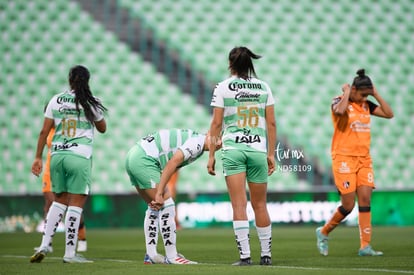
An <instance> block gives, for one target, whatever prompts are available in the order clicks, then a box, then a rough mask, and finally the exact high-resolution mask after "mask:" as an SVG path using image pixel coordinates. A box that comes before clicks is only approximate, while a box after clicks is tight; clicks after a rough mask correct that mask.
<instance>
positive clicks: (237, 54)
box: [229, 47, 261, 79]
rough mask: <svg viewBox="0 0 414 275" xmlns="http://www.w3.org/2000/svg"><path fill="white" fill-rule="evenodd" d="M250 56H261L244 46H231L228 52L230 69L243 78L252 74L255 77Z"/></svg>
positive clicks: (255, 57)
mask: <svg viewBox="0 0 414 275" xmlns="http://www.w3.org/2000/svg"><path fill="white" fill-rule="evenodd" d="M252 58H253V59H259V58H261V56H260V55H257V54H255V53H253V52H252V51H251V50H249V49H248V48H246V47H235V48H233V49H232V50H231V51H230V53H229V62H230V63H229V69H230V71H231V72H232V73H236V74H237V75H238V76H239V77H241V78H244V79H248V78H250V77H252V76H255V77H257V76H256V72H255V70H254V66H253V62H252Z"/></svg>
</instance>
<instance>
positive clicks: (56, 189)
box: [30, 65, 107, 263]
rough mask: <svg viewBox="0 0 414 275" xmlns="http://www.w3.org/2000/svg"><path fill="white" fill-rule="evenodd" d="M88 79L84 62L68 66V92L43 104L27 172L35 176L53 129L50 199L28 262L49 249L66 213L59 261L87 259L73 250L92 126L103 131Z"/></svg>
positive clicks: (89, 157) (99, 108)
mask: <svg viewBox="0 0 414 275" xmlns="http://www.w3.org/2000/svg"><path fill="white" fill-rule="evenodd" d="M89 78H90V73H89V71H88V69H87V68H85V67H84V66H81V65H77V66H74V67H72V68H71V69H70V71H69V79H68V80H69V85H70V88H71V90H70V91H67V92H64V93H60V94H57V95H55V96H54V97H52V99H51V100H50V101H49V104H48V106H47V108H46V112H45V118H44V122H43V127H42V130H41V131H40V134H39V138H38V141H37V150H36V157H35V160H34V161H33V164H32V173H33V174H35V175H36V176H39V174H40V173H41V172H42V169H43V167H42V166H43V163H42V153H43V148H44V146H45V144H46V138H47V135H48V134H49V132H50V129H51V128H55V134H54V136H53V139H52V148H51V149H52V153H51V163H50V173H51V180H52V191H53V193H55V200H54V202H53V203H52V205H51V206H50V208H49V211H48V213H47V216H46V226H45V230H44V233H43V237H42V243H41V245H40V246H39V249H38V250H37V251H36V253H35V254H34V255H33V256H32V257H31V258H30V262H32V263H40V262H41V261H42V260H43V258H44V257H45V256H46V254H47V253H48V252H49V251H48V247H49V244H50V243H51V241H52V238H53V235H54V233H55V231H56V227H57V225H58V224H59V222H60V220H61V219H62V218H63V217H64V216H65V213H66V216H65V234H66V236H65V237H66V241H65V255H64V256H63V262H65V263H86V262H91V261H89V260H87V259H85V258H83V257H81V256H79V255H76V253H75V248H76V243H77V238H78V228H79V223H80V220H81V215H82V211H83V206H84V204H85V202H86V199H87V196H88V195H89V190H90V183H91V168H92V145H93V139H94V137H93V134H94V129H95V128H96V129H97V130H98V131H99V132H100V133H104V132H105V131H106V122H105V119H104V116H103V114H104V112H105V111H106V110H107V109H106V108H105V106H103V105H102V104H101V102H100V100H99V99H97V98H95V97H94V96H93V95H92V92H91V90H90V88H89Z"/></svg>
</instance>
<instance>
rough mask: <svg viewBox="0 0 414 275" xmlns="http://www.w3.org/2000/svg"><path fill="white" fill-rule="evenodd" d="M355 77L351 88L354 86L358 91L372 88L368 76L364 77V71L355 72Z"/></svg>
mask: <svg viewBox="0 0 414 275" xmlns="http://www.w3.org/2000/svg"><path fill="white" fill-rule="evenodd" d="M357 75H358V76H356V77H355V78H354V81H353V82H352V86H355V88H357V89H358V90H359V89H364V88H369V89H371V88H372V81H371V79H370V78H369V76H367V75H365V69H359V70H358V71H357Z"/></svg>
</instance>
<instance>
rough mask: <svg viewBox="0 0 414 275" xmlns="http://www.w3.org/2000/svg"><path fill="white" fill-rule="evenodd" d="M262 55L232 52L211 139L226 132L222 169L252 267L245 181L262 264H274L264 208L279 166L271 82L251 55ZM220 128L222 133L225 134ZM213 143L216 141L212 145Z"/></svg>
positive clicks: (218, 91)
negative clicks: (257, 68)
mask: <svg viewBox="0 0 414 275" xmlns="http://www.w3.org/2000/svg"><path fill="white" fill-rule="evenodd" d="M258 58H260V56H258V55H256V54H254V53H253V52H251V51H250V50H249V49H248V48H246V47H236V48H233V49H232V50H231V51H230V53H229V70H230V73H231V77H230V78H228V79H226V80H224V81H222V82H220V83H219V84H218V85H217V86H216V88H215V89H214V92H213V98H212V101H211V106H213V107H214V108H213V118H212V121H211V126H210V134H211V138H212V139H215V140H217V139H218V137H219V136H220V135H222V143H223V148H222V160H223V171H224V176H225V179H226V184H227V190H228V192H229V195H230V200H231V204H232V208H233V229H234V233H235V237H236V242H237V246H238V249H239V256H240V260H239V261H238V262H236V263H234V265H250V264H251V263H252V261H251V257H250V243H249V221H248V218H247V211H246V208H247V197H246V180H247V182H248V186H249V191H250V199H251V204H252V207H253V211H254V214H255V224H256V229H257V233H258V236H259V240H260V245H261V258H260V264H261V265H271V264H272V261H271V240H272V231H271V222H270V218H269V213H268V211H267V207H266V194H267V180H268V176H269V175H271V174H272V173H273V171H274V169H275V158H274V151H275V144H276V120H275V115H274V99H273V95H272V91H271V89H270V88H269V86H268V84H267V83H265V82H264V81H261V80H259V79H257V77H256V73H255V70H254V66H253V62H252V59H258ZM221 132H222V133H221ZM212 145H213V146H214V143H212ZM207 169H208V172H209V173H210V174H211V175H215V156H214V153H212V152H210V154H209V160H208V164H207Z"/></svg>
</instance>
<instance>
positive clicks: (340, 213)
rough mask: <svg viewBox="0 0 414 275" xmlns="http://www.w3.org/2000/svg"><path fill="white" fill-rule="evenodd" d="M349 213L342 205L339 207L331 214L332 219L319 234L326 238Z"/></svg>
mask: <svg viewBox="0 0 414 275" xmlns="http://www.w3.org/2000/svg"><path fill="white" fill-rule="evenodd" d="M349 213H351V212H350V211H347V210H346V209H345V208H344V207H343V206H342V205H341V206H339V207H338V208H337V209H336V211H335V213H334V214H333V216H332V218H331V219H330V220H329V221H328V222H327V223H326V224H325V225H324V226H323V227H322V230H321V233H322V234H324V235H326V236H328V234H329V233H330V232H331V231H332V230H334V229H335V227H337V226H338V224H340V223H341V221H342V220H343V219H345V217H346V216H348V214H349Z"/></svg>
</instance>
